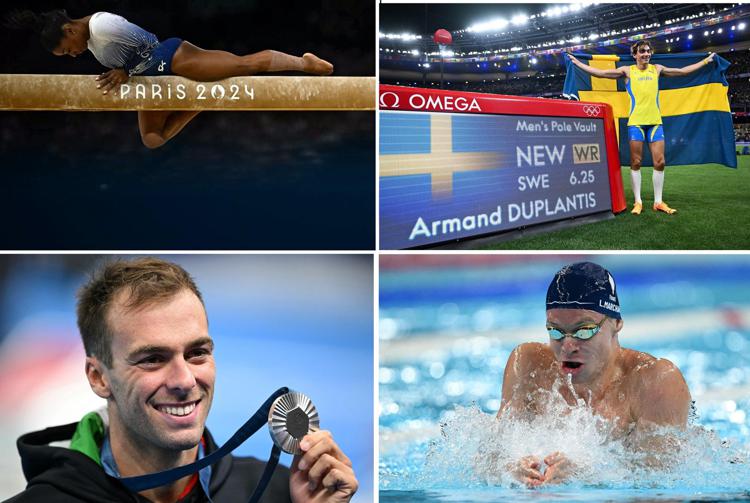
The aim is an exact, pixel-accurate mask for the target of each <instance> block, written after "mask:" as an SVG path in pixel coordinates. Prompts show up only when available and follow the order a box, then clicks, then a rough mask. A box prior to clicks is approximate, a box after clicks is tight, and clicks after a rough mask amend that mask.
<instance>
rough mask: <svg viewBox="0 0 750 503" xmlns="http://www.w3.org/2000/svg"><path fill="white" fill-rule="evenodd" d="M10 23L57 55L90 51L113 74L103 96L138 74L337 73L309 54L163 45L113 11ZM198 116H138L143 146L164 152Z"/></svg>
mask: <svg viewBox="0 0 750 503" xmlns="http://www.w3.org/2000/svg"><path fill="white" fill-rule="evenodd" d="M7 24H8V26H10V27H13V28H19V29H31V30H33V31H35V32H37V33H39V36H40V39H41V42H42V45H43V46H44V48H45V49H47V50H48V51H49V52H51V53H53V54H55V55H56V56H72V57H76V56H78V55H80V54H81V53H83V52H84V51H86V50H89V51H91V53H92V54H93V55H94V57H95V58H96V60H97V61H99V63H101V64H102V65H104V66H106V67H107V68H109V69H110V70H108V71H106V72H104V73H102V74H101V75H99V76H98V77H97V78H96V82H92V86H93V85H96V87H97V88H99V89H101V91H102V93H103V94H107V93H109V92H110V91H115V90H117V89H119V87H120V85H122V84H124V83H126V82H127V81H128V79H129V78H130V77H132V76H134V75H179V76H181V77H186V78H188V79H191V80H197V81H203V82H211V81H216V80H221V79H225V78H229V77H238V76H243V75H255V74H257V73H262V72H283V71H299V72H304V73H309V74H313V75H330V74H331V73H333V65H332V64H331V63H329V62H328V61H325V60H323V59H320V58H319V57H317V56H315V55H314V54H311V53H309V52H308V53H305V54H303V55H302V56H301V57H297V56H291V55H289V54H284V53H283V52H279V51H271V50H266V51H261V52H257V53H254V54H247V55H244V56H237V55H235V54H232V53H230V52H225V51H211V50H205V49H201V48H199V47H196V46H194V45H193V44H191V43H190V42H187V41H185V40H181V39H179V38H169V39H166V40H164V41H161V42H160V41H159V39H158V38H157V37H156V35H154V34H153V33H150V32H148V31H146V30H144V29H143V28H141V27H139V26H136V25H134V24H133V23H130V22H128V21H127V20H126V19H125V18H123V17H122V16H118V15H116V14H110V13H109V12H97V13H95V14H92V15H91V16H86V17H82V18H79V19H71V18H70V17H68V14H67V13H66V12H65V11H64V10H53V11H50V12H45V13H43V14H36V13H34V12H32V11H29V10H24V11H17V12H14V13H12V14H11V15H10V16H9V18H8V20H7ZM198 113H199V112H197V111H138V128H139V130H140V132H141V139H142V140H143V144H144V145H145V146H146V147H148V148H158V147H161V146H162V145H164V144H165V143H166V142H167V141H169V140H170V139H172V138H173V137H174V136H175V135H177V133H179V132H180V131H182V129H183V128H184V127H185V126H186V125H187V124H188V122H190V121H191V120H192V119H193V118H194V117H195V116H196V115H198Z"/></svg>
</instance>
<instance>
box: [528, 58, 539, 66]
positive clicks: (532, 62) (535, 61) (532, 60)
mask: <svg viewBox="0 0 750 503" xmlns="http://www.w3.org/2000/svg"><path fill="white" fill-rule="evenodd" d="M537 62H538V60H537V59H536V58H531V59H530V60H529V63H531V64H532V65H535V64H537Z"/></svg>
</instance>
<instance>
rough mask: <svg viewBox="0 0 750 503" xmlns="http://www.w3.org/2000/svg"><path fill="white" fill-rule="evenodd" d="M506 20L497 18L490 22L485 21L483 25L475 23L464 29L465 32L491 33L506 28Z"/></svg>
mask: <svg viewBox="0 0 750 503" xmlns="http://www.w3.org/2000/svg"><path fill="white" fill-rule="evenodd" d="M508 23H509V22H508V20H507V19H503V18H497V19H492V20H490V21H485V22H484V23H477V24H473V25H471V26H469V27H468V28H466V31H474V32H480V33H481V32H485V31H493V30H502V29H504V28H506V27H507V26H508Z"/></svg>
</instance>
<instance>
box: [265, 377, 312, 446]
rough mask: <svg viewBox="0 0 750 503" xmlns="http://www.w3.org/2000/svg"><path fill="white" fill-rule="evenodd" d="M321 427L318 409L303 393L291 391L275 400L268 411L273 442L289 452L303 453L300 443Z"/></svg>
mask: <svg viewBox="0 0 750 503" xmlns="http://www.w3.org/2000/svg"><path fill="white" fill-rule="evenodd" d="M319 429H320V418H319V417H318V410H317V409H316V408H315V405H313V403H312V401H311V400H310V399H309V398H308V397H307V396H306V395H303V394H302V393H298V392H296V391H290V392H289V393H287V394H285V395H281V396H280V397H279V398H277V399H276V400H274V402H273V404H272V405H271V410H270V412H269V413H268V430H269V432H270V433H271V438H272V439H273V442H274V443H275V444H276V445H278V446H279V448H280V449H281V450H282V451H284V452H287V453H289V454H302V450H301V449H300V448H299V443H300V441H301V440H302V438H303V437H304V436H305V435H307V434H308V433H312V432H313V431H318V430H319Z"/></svg>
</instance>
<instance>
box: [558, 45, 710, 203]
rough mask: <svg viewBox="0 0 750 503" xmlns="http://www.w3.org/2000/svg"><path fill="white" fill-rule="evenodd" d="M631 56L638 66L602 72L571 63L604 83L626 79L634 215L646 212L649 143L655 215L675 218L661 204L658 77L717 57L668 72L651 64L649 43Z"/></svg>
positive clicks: (688, 69) (694, 67)
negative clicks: (643, 176) (644, 184)
mask: <svg viewBox="0 0 750 503" xmlns="http://www.w3.org/2000/svg"><path fill="white" fill-rule="evenodd" d="M630 52H631V54H632V55H633V57H634V58H635V61H636V64H635V65H631V66H621V67H618V68H613V69H608V70H604V69H599V68H594V67H592V66H589V65H586V64H584V63H581V62H580V61H579V60H578V59H576V57H575V56H573V55H572V54H570V53H568V57H569V58H570V61H571V62H572V63H573V64H574V65H576V66H577V67H578V68H580V69H581V70H583V71H585V72H586V73H588V74H590V75H593V76H594V77H600V78H605V79H619V78H624V79H625V87H626V89H627V91H628V95H629V96H630V117H629V119H628V137H629V139H630V179H631V181H632V185H633V196H634V198H635V203H634V204H633V210H632V211H631V213H633V214H634V215H640V214H641V211H642V209H643V202H642V201H641V171H640V170H641V160H642V158H643V143H644V142H646V143H648V147H649V150H650V151H651V157H652V158H653V160H654V174H653V183H654V206H653V208H654V211H662V212H664V213H666V214H668V215H673V214H674V213H676V211H677V210H675V209H673V208H670V207H669V206H668V205H667V203H665V202H664V201H663V200H662V192H663V190H664V165H665V162H664V129H663V127H662V119H661V111H660V107H659V77H660V76H663V77H674V76H681V75H687V74H689V73H692V72H694V71H696V70H698V69H699V68H701V67H702V66H704V65H707V64H709V63H711V62H713V59H714V53H711V54H709V55H708V57H707V58H705V59H704V60H702V61H699V62H698V63H695V64H692V65H688V66H685V67H683V68H669V67H666V66H662V65H658V64H657V65H652V64H649V61H650V60H651V55H652V54H653V52H654V51H653V47H652V46H651V43H650V42H648V41H647V40H640V41H638V42H636V43H635V44H633V46H632V47H631V48H630Z"/></svg>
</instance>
